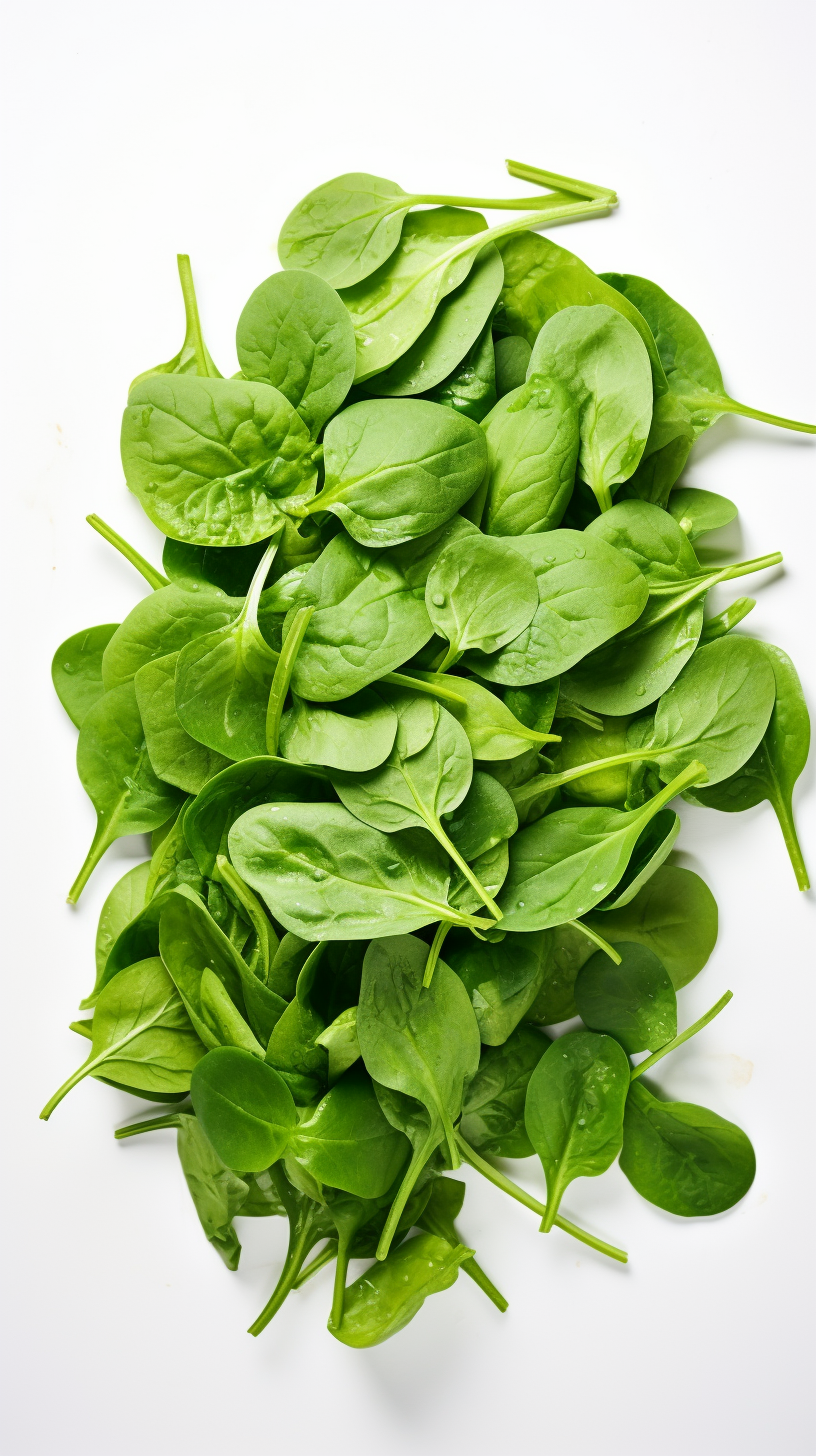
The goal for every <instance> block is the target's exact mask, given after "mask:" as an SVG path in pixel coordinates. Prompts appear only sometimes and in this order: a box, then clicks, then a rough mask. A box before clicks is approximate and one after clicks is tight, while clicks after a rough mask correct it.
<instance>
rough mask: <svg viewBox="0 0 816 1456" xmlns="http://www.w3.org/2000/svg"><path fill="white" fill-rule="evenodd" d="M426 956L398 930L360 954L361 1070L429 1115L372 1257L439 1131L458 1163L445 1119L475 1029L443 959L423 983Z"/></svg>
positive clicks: (473, 1063)
mask: <svg viewBox="0 0 816 1456" xmlns="http://www.w3.org/2000/svg"><path fill="white" fill-rule="evenodd" d="M426 957H427V951H426V947H425V946H424V944H423V942H422V941H420V940H416V939H415V938H414V937H413V936H407V935H403V936H392V937H390V938H389V939H387V940H384V941H383V940H375V941H373V942H372V944H371V945H370V946H369V948H368V950H367V951H366V956H365V960H364V961H363V979H362V985H361V988H360V1004H359V1007H358V1011H357V1035H358V1037H359V1041H360V1050H361V1052H362V1055H363V1061H364V1062H365V1065H366V1070H367V1071H368V1072H369V1073H370V1075H371V1076H372V1077H373V1078H374V1079H375V1081H376V1082H378V1083H381V1084H382V1085H383V1086H385V1087H388V1088H391V1089H392V1090H393V1091H395V1092H399V1093H402V1094H403V1095H404V1096H408V1097H413V1098H414V1099H415V1100H416V1101H418V1102H420V1103H421V1104H422V1106H423V1107H424V1108H425V1111H426V1113H427V1115H428V1118H429V1125H428V1133H427V1137H426V1138H425V1141H424V1144H423V1145H422V1146H421V1147H419V1148H418V1149H417V1150H415V1152H414V1156H413V1157H412V1159H411V1162H410V1164H409V1167H408V1170H407V1172H406V1174H405V1177H404V1179H403V1182H402V1185H401V1187H400V1191H399V1193H398V1194H397V1197H396V1198H395V1200H394V1203H393V1204H392V1207H391V1212H390V1213H389V1215H388V1220H387V1222H386V1225H385V1229H384V1231H383V1236H382V1239H381V1241H380V1246H379V1248H378V1251H377V1252H378V1257H379V1258H384V1257H385V1255H386V1254H387V1252H388V1246H389V1244H390V1241H391V1237H392V1235H393V1232H394V1229H395V1228H396V1225H397V1222H398V1219H399V1216H400V1213H401V1212H402V1209H403V1208H404V1206H405V1202H406V1200H407V1198H408V1196H409V1194H410V1192H411V1190H412V1188H413V1187H414V1184H415V1183H416V1180H417V1177H418V1175H419V1173H420V1172H421V1170H422V1168H423V1167H424V1165H425V1163H426V1162H427V1160H428V1158H429V1157H430V1155H431V1153H432V1152H433V1151H434V1149H435V1148H436V1147H437V1146H438V1145H439V1143H440V1142H441V1141H442V1139H443V1138H444V1140H445V1141H446V1143H447V1147H448V1152H449V1156H450V1158H451V1163H452V1166H453V1167H454V1168H456V1167H458V1166H459V1155H458V1152H457V1150H456V1142H455V1138H454V1133H453V1124H454V1122H455V1121H456V1119H457V1118H458V1117H459V1114H460V1112H461V1110H462V1097H463V1094H464V1088H465V1085H466V1083H467V1082H468V1081H469V1079H470V1078H471V1077H472V1076H473V1075H474V1074H475V1072H476V1069H477V1067H478V1065H479V1030H478V1026H477V1023H476V1018H475V1016H474V1014H473V1011H472V1009H471V1006H470V1002H469V1000H468V995H467V992H466V990H465V988H464V986H463V985H462V982H461V981H460V979H459V977H458V976H456V975H455V974H454V973H453V971H451V970H450V968H449V967H448V966H446V965H445V963H444V961H438V962H437V966H436V972H435V975H434V978H433V982H432V984H431V985H430V986H429V987H423V975H424V971H425V961H426ZM386 1111H387V1109H386Z"/></svg>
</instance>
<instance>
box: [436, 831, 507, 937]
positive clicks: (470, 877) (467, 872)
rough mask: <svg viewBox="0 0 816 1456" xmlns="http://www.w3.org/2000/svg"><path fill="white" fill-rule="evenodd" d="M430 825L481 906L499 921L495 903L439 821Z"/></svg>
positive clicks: (499, 914)
mask: <svg viewBox="0 0 816 1456" xmlns="http://www.w3.org/2000/svg"><path fill="white" fill-rule="evenodd" d="M432 825H433V833H434V834H435V835H436V838H437V839H438V840H439V843H440V844H441V845H442V848H443V849H444V850H446V851H447V853H448V854H449V855H450V857H451V859H452V860H453V862H454V864H455V865H456V866H457V867H458V868H459V869H460V870H461V871H462V874H463V875H464V877H465V879H466V880H467V882H468V884H469V885H470V886H471V888H472V889H474V890H475V891H476V894H477V895H478V896H479V899H480V900H481V901H482V902H483V904H484V905H486V906H487V908H488V910H489V911H490V913H491V915H492V916H493V919H494V920H501V918H502V912H501V910H500V909H499V907H498V905H497V904H496V901H495V900H494V899H492V898H491V896H490V895H488V893H487V890H486V889H485V888H484V886H483V885H481V884H480V883H479V881H478V880H477V878H476V876H475V875H474V873H473V870H472V869H471V868H470V865H469V864H468V863H467V861H466V860H464V859H463V858H462V856H461V854H460V853H459V851H458V849H457V848H456V845H455V844H454V843H453V841H452V840H450V839H448V836H447V834H446V833H445V831H444V829H443V828H442V825H441V823H440V821H439V820H438V819H433V820H432ZM429 827H430V826H429Z"/></svg>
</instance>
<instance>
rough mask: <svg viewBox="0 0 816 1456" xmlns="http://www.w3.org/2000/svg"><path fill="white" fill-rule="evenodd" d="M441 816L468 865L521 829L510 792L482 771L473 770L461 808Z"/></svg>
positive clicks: (452, 840)
mask: <svg viewBox="0 0 816 1456" xmlns="http://www.w3.org/2000/svg"><path fill="white" fill-rule="evenodd" d="M442 817H443V819H444V823H445V830H446V832H447V833H448V835H449V836H450V839H451V842H452V843H453V844H455V846H456V848H457V850H458V851H459V853H460V854H461V856H462V858H463V859H466V860H467V861H468V863H469V864H472V863H473V861H474V860H476V859H478V858H479V857H480V856H481V855H483V854H486V853H487V851H488V850H489V849H495V847H496V845H497V844H499V843H500V842H501V841H502V840H503V839H510V837H511V836H512V835H513V834H515V832H516V830H517V829H518V815H517V814H516V811H515V809H514V807H513V800H512V799H511V797H510V795H509V794H508V792H507V790H506V789H504V788H502V786H501V784H500V783H499V782H498V781H497V780H496V779H494V778H493V777H492V776H491V775H490V774H488V773H484V772H483V771H482V770H481V769H474V771H473V778H472V780H471V784H470V788H469V789H468V791H467V793H466V794H465V797H464V799H463V800H462V802H461V804H460V805H459V807H458V808H457V809H454V810H452V811H451V812H450V813H448V814H444V815H443V816H442Z"/></svg>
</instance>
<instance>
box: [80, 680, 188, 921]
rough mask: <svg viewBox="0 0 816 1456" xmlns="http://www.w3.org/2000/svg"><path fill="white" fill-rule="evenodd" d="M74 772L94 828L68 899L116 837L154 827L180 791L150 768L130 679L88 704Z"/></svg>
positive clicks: (178, 796) (81, 729)
mask: <svg viewBox="0 0 816 1456" xmlns="http://www.w3.org/2000/svg"><path fill="white" fill-rule="evenodd" d="M77 773H78V774H79V779H80V783H81V784H82V787H83V789H84V790H85V792H86V794H87V795H88V798H89V799H90V800H91V803H92V804H93V806H94V808H95V810H96V833H95V834H94V837H93V840H92V843H91V847H90V849H89V850H88V853H87V855H86V858H85V863H84V864H83V866H82V868H81V870H80V872H79V874H78V875H77V877H76V879H75V881H74V883H73V885H72V886H71V889H70V891H69V893H68V900H69V903H70V904H72V905H73V904H76V901H77V900H78V899H79V897H80V895H81V893H82V890H83V888H84V886H85V885H86V884H87V882H88V879H89V878H90V875H91V873H92V871H93V870H94V869H95V867H96V865H98V863H99V861H100V859H101V858H102V856H103V854H104V853H105V851H106V849H108V848H109V847H110V846H111V845H112V844H113V843H114V841H115V840H117V839H120V838H121V837H122V835H123V834H143V833H146V832H148V831H149V830H151V829H157V828H158V826H159V825H160V824H163V823H164V822H165V820H166V819H167V818H168V817H169V815H170V814H171V813H172V811H173V809H174V808H175V806H176V804H177V803H178V802H179V799H180V797H181V795H180V791H179V790H178V789H176V788H173V787H172V786H171V785H170V784H165V783H162V781H161V780H160V779H158V778H157V777H156V775H155V773H154V772H153V769H152V767H151V764H150V759H149V758H148V754H147V747H146V745H145V739H144V729H143V728H142V720H141V718H140V717H139V707H138V704H137V702H136V692H135V690H134V687H133V684H132V683H125V684H123V685H122V687H119V688H114V689H113V691H112V692H109V693H105V695H104V697H102V698H100V699H99V701H98V702H97V703H96V704H95V706H94V707H93V708H90V709H89V711H88V713H87V714H86V716H85V718H84V719H83V723H82V727H81V728H80V730H79V742H78V744H77Z"/></svg>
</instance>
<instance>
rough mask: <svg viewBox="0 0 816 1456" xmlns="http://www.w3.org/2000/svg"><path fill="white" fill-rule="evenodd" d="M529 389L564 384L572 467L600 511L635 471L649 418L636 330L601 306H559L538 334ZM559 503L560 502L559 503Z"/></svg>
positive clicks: (646, 375) (647, 371) (645, 368)
mask: <svg viewBox="0 0 816 1456" xmlns="http://www.w3.org/2000/svg"><path fill="white" fill-rule="evenodd" d="M527 379H528V383H529V384H530V385H531V386H532V388H533V389H536V390H538V389H541V388H542V386H546V384H548V383H549V381H550V380H558V381H560V382H561V383H563V384H564V385H565V387H566V389H567V391H568V393H569V395H570V397H571V399H572V401H573V403H574V405H575V406H576V407H577V409H578V427H579V432H580V441H581V443H580V448H579V452H578V469H579V472H580V474H581V478H582V479H583V480H585V481H586V483H587V485H588V486H589V487H590V489H591V490H592V493H593V495H594V496H595V499H596V500H597V502H598V505H599V506H600V507H601V510H602V511H608V510H609V509H610V507H611V505H612V492H613V489H614V487H615V486H617V485H620V483H621V481H624V480H628V479H629V477H630V475H632V474H633V473H634V471H635V470H636V468H637V465H638V463H639V461H640V458H641V456H642V454H643V451H644V447H645V445H646V440H647V438H648V435H649V426H650V424H651V419H652V374H651V367H650V364H649V355H648V353H647V351H646V349H645V347H644V344H643V340H642V338H641V337H640V335H639V334H638V331H637V329H636V328H634V327H633V325H632V324H631V323H630V322H629V320H628V319H625V318H624V317H623V316H622V314H621V313H620V312H618V311H617V310H615V309H612V308H609V307H607V306H606V305H605V304H591V305H589V307H585V306H578V307H573V308H562V309H561V310H560V311H559V312H558V313H557V314H555V316H554V317H553V318H551V319H550V320H549V321H548V322H547V323H546V324H545V325H544V327H543V328H542V330H541V332H540V334H539V335H538V337H537V339H536V341H535V343H534V344H533V352H532V355H531V356H530V363H529V365H528V368H527ZM565 504H566V502H565Z"/></svg>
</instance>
